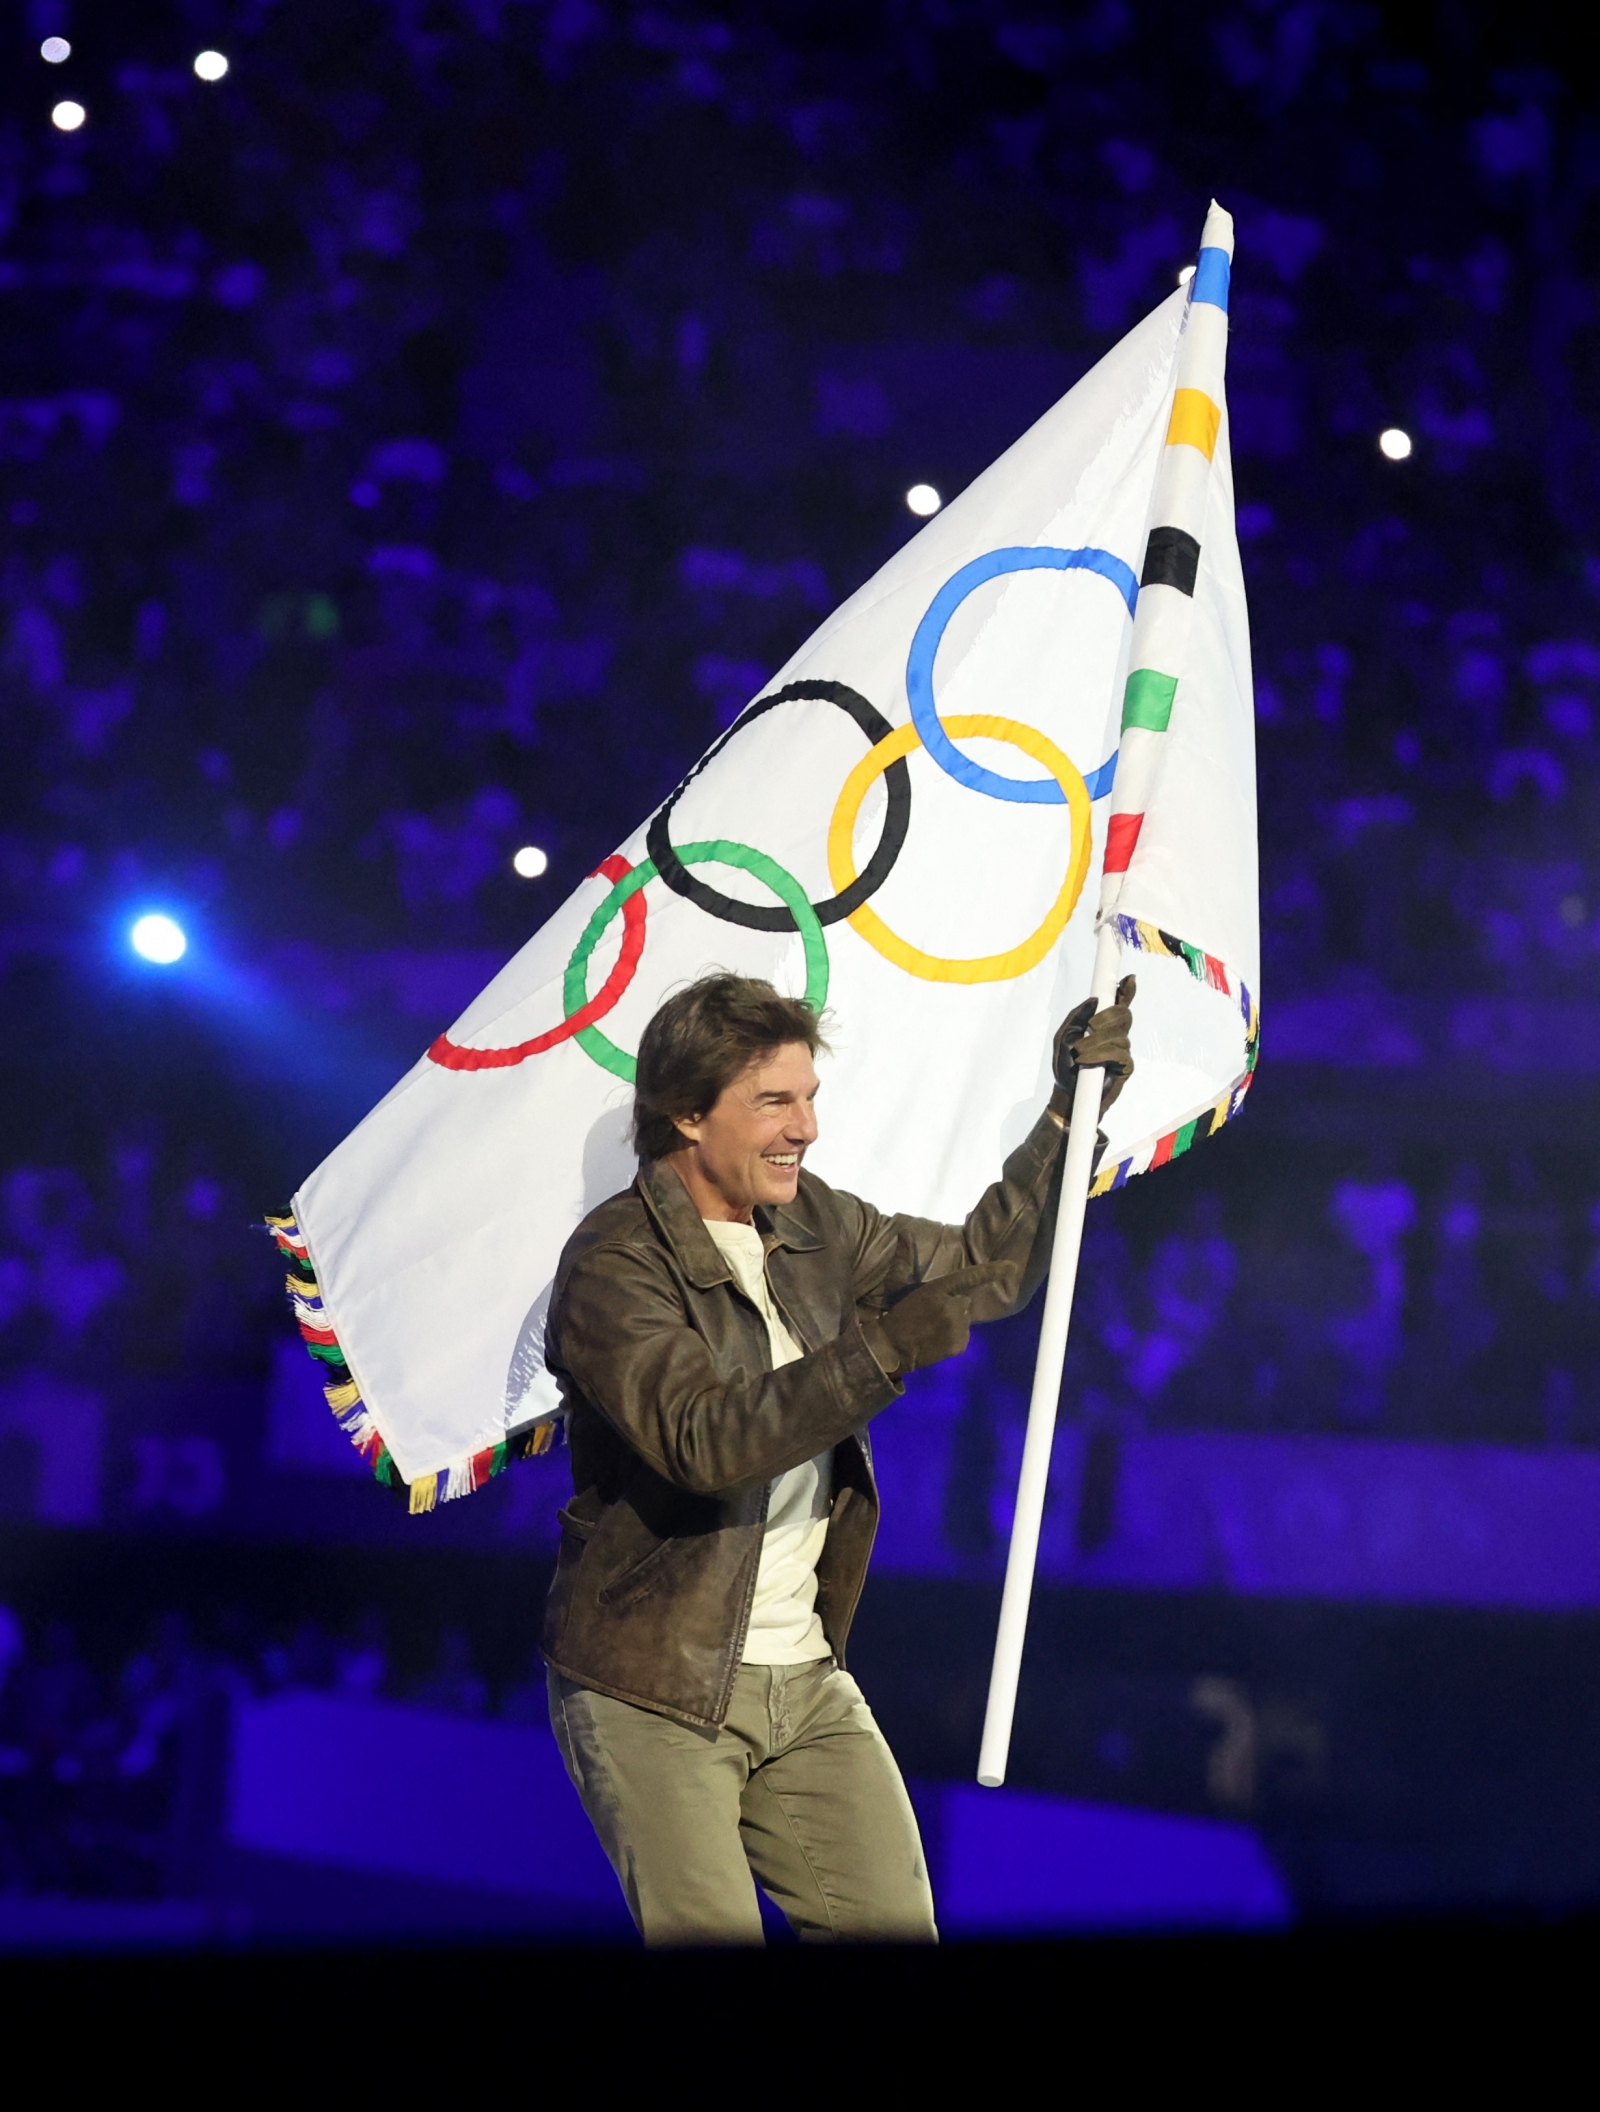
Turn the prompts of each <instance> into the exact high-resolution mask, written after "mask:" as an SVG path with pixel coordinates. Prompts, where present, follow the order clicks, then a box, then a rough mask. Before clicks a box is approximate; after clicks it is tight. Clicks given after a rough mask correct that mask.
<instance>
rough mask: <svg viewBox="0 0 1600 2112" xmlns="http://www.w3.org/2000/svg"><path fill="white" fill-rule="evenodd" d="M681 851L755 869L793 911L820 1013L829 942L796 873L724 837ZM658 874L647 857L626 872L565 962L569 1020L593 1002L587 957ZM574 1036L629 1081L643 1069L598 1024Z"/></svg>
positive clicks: (707, 861)
mask: <svg viewBox="0 0 1600 2112" xmlns="http://www.w3.org/2000/svg"><path fill="white" fill-rule="evenodd" d="M677 849H678V857H679V859H680V860H681V861H682V863H683V864H684V865H738V866H742V867H743V868H744V870H745V871H746V872H747V873H754V874H755V876H756V878H757V879H758V880H761V881H764V882H765V884H766V885H767V886H768V887H770V888H771V889H772V892H773V893H774V894H775V895H776V896H777V897H778V899H779V901H780V902H782V903H783V904H784V906H785V907H786V908H787V909H789V910H791V911H792V912H793V915H794V920H795V923H796V924H797V925H798V926H799V929H800V940H801V944H802V945H803V946H804V947H805V951H806V1003H807V1004H808V1005H809V1006H810V1007H811V1009H812V1011H813V1012H816V1013H818V1014H820V1013H821V1011H822V1008H823V1006H824V1005H825V1004H826V1003H827V1002H828V942H827V940H826V939H825V938H824V937H823V935H822V925H821V923H820V922H819V921H818V917H817V913H816V911H815V910H814V909H813V908H812V907H811V897H810V896H809V895H808V894H807V893H806V891H805V889H804V888H803V887H802V886H801V885H800V883H799V881H798V880H797V879H796V878H795V877H794V875H793V873H790V872H785V870H784V868H783V867H782V866H781V865H779V863H778V862H777V860H776V859H775V858H769V857H768V856H767V854H766V852H765V851H753V850H751V848H750V846H749V845H748V844H747V843H730V842H729V841H728V839H727V838H726V837H725V836H718V837H717V838H715V839H714V840H713V841H711V842H709V843H680V844H679V845H678V847H677ZM656 877H657V873H656V865H655V860H654V859H653V858H646V859H644V860H643V861H642V863H640V864H638V865H636V866H635V867H634V868H633V870H632V872H630V873H624V874H623V876H622V878H621V879H620V880H619V881H618V882H617V884H616V886H615V887H613V888H612V890H611V892H610V894H609V895H607V896H606V898H605V900H604V901H603V902H602V903H601V904H600V906H599V908H598V909H597V910H596V911H595V913H594V915H593V916H592V917H591V918H590V919H589V921H588V923H587V924H586V925H585V926H584V927H583V936H582V938H580V939H579V941H578V943H577V945H576V946H574V947H573V949H572V958H571V960H570V961H568V963H567V973H566V980H565V982H564V983H563V985H562V990H561V1001H562V1004H563V1005H564V1006H565V1007H566V1012H567V1017H568V1018H569V1019H570V1018H571V1016H572V1014H573V1013H574V1012H576V1011H577V1010H578V1009H579V1008H580V1007H581V1006H583V1005H586V1004H587V1003H588V1002H589V989H588V981H589V972H588V971H589V956H590V955H591V954H592V953H593V952H594V950H595V947H596V946H597V945H598V944H599V943H600V935H601V933H602V932H603V931H604V930H605V928H606V926H607V925H608V924H609V923H610V922H611V919H612V918H613V917H614V916H615V915H616V914H617V912H618V911H619V910H620V909H621V907H622V905H623V903H624V902H626V901H627V899H628V897H629V896H630V895H634V894H637V893H638V891H639V889H640V888H641V887H643V886H644V885H645V883H646V882H647V881H650V880H654V879H655V878H656ZM573 1038H574V1040H575V1041H576V1042H577V1044H578V1046H579V1048H580V1049H582V1050H583V1052H584V1054H585V1055H586V1056H591V1057H593V1059H594V1061H595V1062H596V1063H598V1064H599V1065H600V1066H601V1067H602V1069H604V1070H608V1071H614V1072H615V1073H616V1075H617V1077H619V1078H620V1079H622V1080H623V1082H624V1083H625V1084H627V1085H632V1084H633V1082H634V1079H635V1077H636V1076H637V1075H638V1070H639V1063H638V1058H637V1057H634V1056H630V1055H629V1054H628V1052H627V1050H626V1049H619V1048H618V1047H617V1045H616V1043H615V1042H614V1041H613V1040H612V1039H611V1037H610V1036H609V1035H608V1034H603V1033H602V1032H601V1031H600V1029H599V1028H598V1027H580V1028H579V1030H578V1032H577V1034H576V1035H575V1036H574V1037H573Z"/></svg>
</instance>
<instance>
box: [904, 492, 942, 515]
mask: <svg viewBox="0 0 1600 2112" xmlns="http://www.w3.org/2000/svg"><path fill="white" fill-rule="evenodd" d="M906 504H907V505H908V506H909V507H910V508H911V511H912V512H913V513H915V514H920V515H921V516H922V518H923V519H924V520H926V519H927V518H928V516H929V514H930V513H937V512H938V511H939V508H940V507H941V506H942V505H943V504H944V500H943V499H941V498H940V496H939V494H938V493H937V492H936V491H935V490H934V488H933V486H932V485H931V484H913V485H912V487H911V489H910V490H909V491H908V492H907V493H906Z"/></svg>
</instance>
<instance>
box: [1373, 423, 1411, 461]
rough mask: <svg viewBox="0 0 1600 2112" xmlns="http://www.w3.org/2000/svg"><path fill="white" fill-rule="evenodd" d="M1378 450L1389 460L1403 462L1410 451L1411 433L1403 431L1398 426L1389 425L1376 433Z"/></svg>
mask: <svg viewBox="0 0 1600 2112" xmlns="http://www.w3.org/2000/svg"><path fill="white" fill-rule="evenodd" d="M1378 450H1379V452H1380V453H1381V454H1385V455H1387V456H1388V458H1389V460H1390V461H1391V462H1403V461H1404V460H1405V459H1406V456H1407V455H1409V454H1410V452H1411V435H1410V434H1409V433H1403V432H1402V431H1401V430H1400V428H1399V426H1397V425H1391V426H1389V427H1388V428H1387V430H1385V431H1384V432H1381V433H1380V434H1379V435H1378Z"/></svg>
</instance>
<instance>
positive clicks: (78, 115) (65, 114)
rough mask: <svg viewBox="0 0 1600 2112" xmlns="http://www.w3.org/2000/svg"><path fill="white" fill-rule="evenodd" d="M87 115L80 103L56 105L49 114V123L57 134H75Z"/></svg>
mask: <svg viewBox="0 0 1600 2112" xmlns="http://www.w3.org/2000/svg"><path fill="white" fill-rule="evenodd" d="M88 115H89V113H88V111H87V110H85V109H84V107H83V105H82V103H57V104H56V106H55V108H54V109H53V110H52V111H51V113H50V122H51V124H53V125H54V126H55V128H56V130H57V131H58V132H76V131H77V129H78V127H79V126H80V125H81V124H82V123H83V121H84V119H85V118H86V117H87V116H88Z"/></svg>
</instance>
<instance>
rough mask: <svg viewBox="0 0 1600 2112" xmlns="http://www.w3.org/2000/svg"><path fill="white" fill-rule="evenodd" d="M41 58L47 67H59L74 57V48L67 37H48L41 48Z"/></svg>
mask: <svg viewBox="0 0 1600 2112" xmlns="http://www.w3.org/2000/svg"><path fill="white" fill-rule="evenodd" d="M39 56H40V58H41V59H43V60H44V62H45V64H46V65H47V66H59V65H60V64H61V62H62V61H63V60H64V59H70V58H71V57H72V46H71V45H70V44H69V43H68V42H67V40H66V38H65V37H46V38H45V40H44V42H43V43H42V44H41V45H40V46H39Z"/></svg>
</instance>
